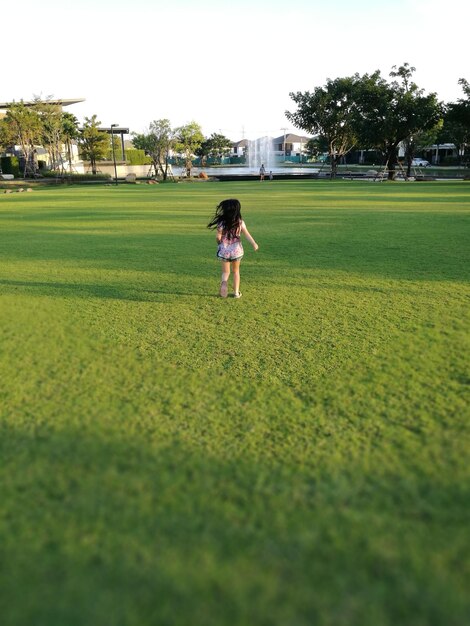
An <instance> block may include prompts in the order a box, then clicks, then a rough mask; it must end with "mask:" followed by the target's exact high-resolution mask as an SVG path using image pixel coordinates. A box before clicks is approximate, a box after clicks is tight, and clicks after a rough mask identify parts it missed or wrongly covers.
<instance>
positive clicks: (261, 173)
mask: <svg viewBox="0 0 470 626" xmlns="http://www.w3.org/2000/svg"><path fill="white" fill-rule="evenodd" d="M265 174H266V169H265V167H264V164H263V163H262V164H261V167H260V168H259V179H260V181H261V180H264V175H265Z"/></svg>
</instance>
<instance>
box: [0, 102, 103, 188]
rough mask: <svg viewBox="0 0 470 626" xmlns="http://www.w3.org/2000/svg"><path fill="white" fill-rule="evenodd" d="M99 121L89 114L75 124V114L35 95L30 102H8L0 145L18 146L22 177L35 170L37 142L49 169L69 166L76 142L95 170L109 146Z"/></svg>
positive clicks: (7, 147)
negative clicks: (81, 125)
mask: <svg viewBox="0 0 470 626" xmlns="http://www.w3.org/2000/svg"><path fill="white" fill-rule="evenodd" d="M100 123H101V122H100V121H99V120H98V119H97V116H96V115H93V116H92V117H91V118H88V117H87V118H85V123H84V124H83V127H82V128H79V125H78V120H77V118H76V117H75V115H72V114H71V113H67V112H64V111H62V107H61V106H60V105H58V104H55V103H53V102H51V101H49V100H46V101H42V100H40V99H39V98H36V99H35V101H34V103H33V104H32V105H26V104H24V103H23V102H18V103H12V104H11V105H10V107H9V108H8V110H7V113H6V115H5V117H4V118H3V119H1V120H0V149H4V150H8V149H9V148H11V147H12V146H20V148H21V152H22V154H23V175H24V176H25V178H26V177H27V176H35V175H36V174H37V170H38V163H37V150H36V147H37V146H43V147H44V148H45V150H46V151H47V153H48V156H49V165H50V167H51V169H52V170H55V171H58V172H61V173H65V171H66V168H67V167H68V168H71V167H72V143H73V142H76V143H78V145H79V150H80V154H81V157H82V158H83V159H85V160H88V161H90V163H91V167H92V171H93V174H96V172H97V166H96V163H97V161H99V160H101V159H103V158H105V157H106V156H107V154H108V153H109V150H110V146H111V143H110V137H109V135H108V134H107V133H106V132H103V131H101V130H100V129H99V126H100ZM64 149H65V150H64Z"/></svg>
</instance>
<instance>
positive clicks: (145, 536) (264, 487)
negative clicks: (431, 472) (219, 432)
mask: <svg viewBox="0 0 470 626" xmlns="http://www.w3.org/2000/svg"><path fill="white" fill-rule="evenodd" d="M141 424H142V425H145V424H144V422H141ZM147 427H148V432H142V436H141V437H140V438H139V437H136V436H135V435H134V436H130V437H128V436H126V435H125V433H124V432H122V433H118V432H112V431H108V432H106V431H105V430H100V429H99V425H96V426H95V427H94V430H89V431H88V432H83V431H81V430H79V429H73V428H65V429H63V430H61V429H52V428H50V427H47V426H42V427H41V426H36V425H33V424H31V425H30V426H29V427H27V426H25V427H24V430H22V429H20V428H10V427H8V426H6V425H3V426H2V427H1V428H0V432H1V437H0V454H1V457H2V476H3V488H2V511H3V513H2V518H1V530H2V531H3V533H2V534H3V537H4V541H3V542H2V561H3V563H4V564H5V565H7V566H8V567H6V568H4V569H2V571H1V572H0V581H1V583H2V584H1V585H0V587H1V590H2V591H1V592H0V593H1V594H2V595H3V599H2V607H3V610H2V624H3V626H18V624H27V623H34V624H37V625H38V626H46V625H47V626H60V625H63V624H68V625H72V626H85V625H86V624H98V623H104V622H106V623H110V624H132V625H136V626H137V625H142V624H145V625H147V624H166V623H168V624H174V625H176V626H180V625H181V626H183V625H184V624H195V625H197V626H202V625H203V624H205V625H209V626H233V625H234V624H237V625H240V626H241V625H243V624H250V625H253V626H258V625H259V626H261V625H262V624H272V625H275V626H281V625H284V624H294V623H295V624H298V625H299V626H310V625H311V624H312V623H321V624H346V623H347V624H348V626H389V625H390V624H398V623H400V624H412V623H420V624H427V625H429V626H442V624H444V623H445V624H446V625H448V626H449V625H450V626H456V625H457V624H459V623H464V621H460V620H463V619H464V614H465V610H466V609H467V608H468V599H466V596H465V593H464V589H463V588H462V586H461V585H460V583H459V575H460V573H461V572H460V569H461V566H460V565H459V562H458V561H456V560H455V559H453V558H452V554H453V550H452V546H453V547H454V549H455V551H457V552H458V550H459V547H460V543H461V541H462V536H463V534H464V531H465V524H464V523H462V524H458V523H455V522H454V523H453V524H452V532H451V533H449V532H448V524H449V521H451V520H452V519H455V520H457V519H459V514H461V513H462V510H461V507H462V506H463V504H464V503H463V502H462V500H461V499H459V498H458V497H457V493H456V494H453V493H452V489H451V490H450V491H449V489H448V487H449V485H445V484H443V485H442V486H441V487H440V486H438V485H435V484H429V481H428V480H427V479H426V476H424V475H421V476H420V477H417V476H415V477H412V480H411V481H410V480H407V477H406V476H405V475H402V476H401V477H399V476H396V475H395V476H382V477H381V478H378V479H376V478H375V476H374V474H373V472H370V471H364V468H355V470H353V469H352V468H351V467H341V466H338V467H337V468H335V471H334V472H332V473H331V475H329V476H328V475H327V474H326V473H325V472H323V474H319V475H317V476H315V475H312V474H309V473H308V471H307V470H306V468H303V470H300V469H299V468H294V467H292V468H287V467H283V466H282V465H281V464H276V463H273V461H272V460H269V456H268V457H267V459H266V460H265V461H264V462H263V461H262V460H260V459H258V460H257V461H255V460H249V458H232V459H230V458H227V456H226V454H225V453H222V456H220V457H219V456H214V453H213V450H214V447H213V446H211V449H212V454H208V453H207V450H204V449H203V447H200V448H198V446H197V443H195V441H194V440H193V444H192V445H188V444H187V443H185V432H186V431H187V427H188V425H187V424H186V422H185V420H184V419H182V420H181V427H182V430H181V432H180V433H179V434H177V433H176V432H174V433H173V435H172V436H168V435H167V434H165V433H159V432H158V422H156V423H155V424H152V423H151V420H150V421H147ZM348 465H349V463H348ZM408 478H409V477H408ZM456 491H458V490H456ZM423 494H424V495H423ZM454 495H455V496H456V497H453V496H454ZM423 498H424V499H423ZM432 559H435V561H436V562H437V563H439V567H438V568H436V569H435V568H433V567H430V562H431V563H432V562H433V560H432ZM25 589H27V590H28V593H27V594H26V595H25V593H24V590H25ZM122 615H125V616H126V620H125V621H123V620H122V619H121V616H122ZM150 615H151V616H152V619H151V620H149V616H150ZM345 615H346V616H347V618H346V619H343V617H344V616H345ZM104 616H105V617H106V619H104Z"/></svg>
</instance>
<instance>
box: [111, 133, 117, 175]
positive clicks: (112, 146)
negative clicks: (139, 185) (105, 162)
mask: <svg viewBox="0 0 470 626" xmlns="http://www.w3.org/2000/svg"><path fill="white" fill-rule="evenodd" d="M117 126H119V124H111V148H112V150H113V162H114V184H115V185H117V184H118V182H117V167H116V152H115V150H114V133H113V128H116V127H117Z"/></svg>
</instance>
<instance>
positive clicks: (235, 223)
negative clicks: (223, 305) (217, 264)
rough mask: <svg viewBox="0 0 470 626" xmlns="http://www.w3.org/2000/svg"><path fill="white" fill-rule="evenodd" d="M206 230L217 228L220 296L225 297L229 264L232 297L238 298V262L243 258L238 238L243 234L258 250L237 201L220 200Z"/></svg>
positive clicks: (239, 295)
mask: <svg viewBox="0 0 470 626" xmlns="http://www.w3.org/2000/svg"><path fill="white" fill-rule="evenodd" d="M207 228H217V243H218V244H219V246H218V248H217V258H218V259H220V260H221V261H222V282H221V283H220V295H221V296H222V298H226V297H227V292H228V286H227V285H228V279H229V276H230V264H232V270H233V292H234V293H233V295H234V297H235V298H240V297H241V295H242V294H241V293H240V261H241V260H242V258H243V246H242V242H241V241H240V236H241V234H242V233H243V234H244V235H245V237H246V238H247V239H248V241H249V242H250V243H251V245H252V246H253V248H254V249H255V251H256V250H258V244H257V243H256V241H255V240H254V239H253V237H252V236H251V235H250V233H249V232H248V229H247V227H246V225H245V222H244V221H243V219H242V214H241V205H240V202H239V201H238V200H235V199H229V200H222V202H221V203H220V204H219V205H218V206H217V208H216V210H215V215H214V217H213V218H212V220H211V221H210V222H209V224H208V225H207Z"/></svg>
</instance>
